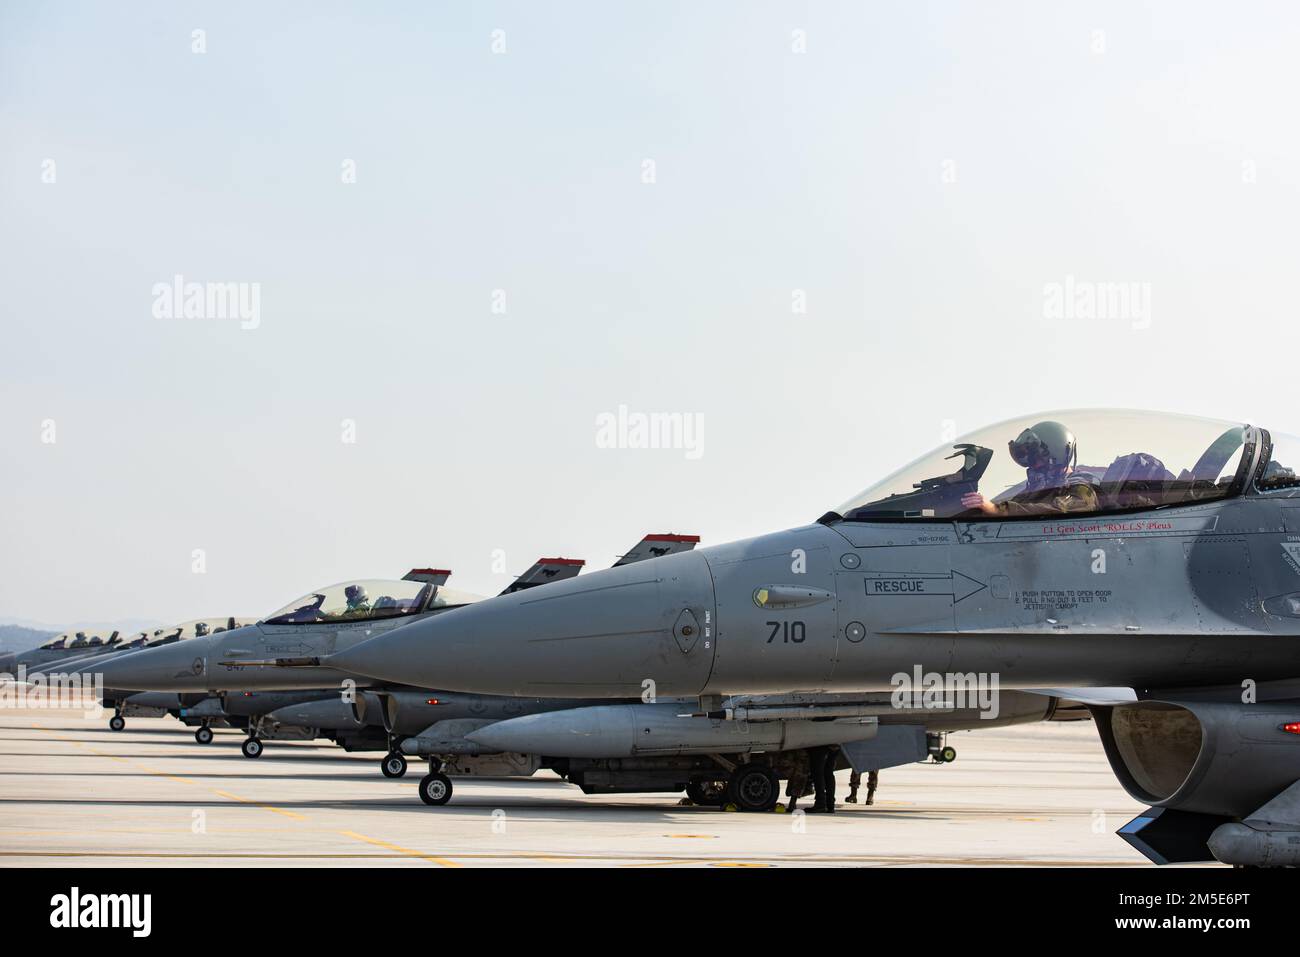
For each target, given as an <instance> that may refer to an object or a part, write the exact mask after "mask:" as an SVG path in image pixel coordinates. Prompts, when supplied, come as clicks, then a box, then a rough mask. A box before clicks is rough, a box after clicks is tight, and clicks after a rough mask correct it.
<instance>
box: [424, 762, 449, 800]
mask: <svg viewBox="0 0 1300 957" xmlns="http://www.w3.org/2000/svg"><path fill="white" fill-rule="evenodd" d="M420 800H421V801H423V802H424V803H425V804H427V805H429V806H430V807H442V806H443V805H444V804H446V803H447V802H448V801H450V800H451V778H449V777H447V775H445V774H443V773H442V772H441V771H431V772H429V773H428V774H426V775H425V776H424V777H423V778H421V779H420Z"/></svg>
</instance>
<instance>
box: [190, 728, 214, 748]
mask: <svg viewBox="0 0 1300 957" xmlns="http://www.w3.org/2000/svg"><path fill="white" fill-rule="evenodd" d="M194 740H195V741H197V742H198V743H199V744H211V743H212V729H211V728H209V727H208V726H207V725H206V724H201V725H199V729H198V730H197V731H195V732H194Z"/></svg>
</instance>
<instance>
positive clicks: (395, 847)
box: [339, 831, 462, 867]
mask: <svg viewBox="0 0 1300 957" xmlns="http://www.w3.org/2000/svg"><path fill="white" fill-rule="evenodd" d="M339 833H340V834H342V835H343V836H344V837H350V838H352V839H353V840H357V841H365V842H366V843H367V844H373V845H374V846H375V847H382V848H385V849H387V850H390V851H396V852H397V853H398V854H405V855H407V856H408V857H418V858H420V859H421V860H424V861H431V862H432V863H434V864H440V865H442V866H443V867H461V866H462V865H460V864H457V863H456V862H455V861H450V860H448V859H447V858H445V857H434V856H433V855H431V854H425V853H424V852H423V851H413V850H411V849H410V848H409V847H402V845H400V844H389V843H388V842H387V841H381V840H379V839H377V838H373V837H366V836H365V835H364V834H358V833H357V832H356V831H339Z"/></svg>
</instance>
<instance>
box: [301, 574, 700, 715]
mask: <svg viewBox="0 0 1300 957" xmlns="http://www.w3.org/2000/svg"><path fill="white" fill-rule="evenodd" d="M715 618H716V611H715V608H714V598H713V578H712V576H711V574H710V573H709V567H708V562H707V560H706V558H705V557H704V553H702V552H681V553H678V554H676V555H667V556H664V557H663V558H655V559H650V560H648V561H642V562H636V563H634V564H631V565H625V566H622V567H618V568H609V569H605V570H603V571H598V572H594V573H592V574H590V575H579V576H578V577H577V578H571V579H568V580H566V581H561V582H551V583H550V584H547V585H543V586H540V587H538V588H531V589H526V590H524V591H519V592H515V593H514V594H510V595H502V596H499V597H497V598H489V599H487V600H486V601H481V602H477V603H475V604H473V605H468V606H466V607H464V608H457V609H453V610H451V611H446V612H441V613H439V614H435V615H432V616H430V617H428V618H425V619H422V620H421V621H418V622H413V623H411V624H409V625H404V626H402V627H400V628H397V629H395V630H394V631H391V632H389V633H388V634H385V635H380V636H378V637H376V638H372V639H370V640H369V641H365V642H362V643H360V644H358V645H354V646H353V647H352V648H349V649H346V650H345V651H342V652H340V653H338V654H336V655H331V656H330V657H329V658H328V659H327V660H326V662H325V663H327V664H328V665H329V666H330V667H333V668H339V669H341V670H343V671H348V672H352V673H354V674H360V675H365V676H367V677H373V678H379V679H381V680H385V681H392V682H397V683H404V684H410V685H415V686H417V687H423V688H444V689H447V690H449V691H467V692H476V693H481V694H506V695H543V696H551V697H554V696H559V695H564V696H572V697H591V698H598V697H628V696H631V697H639V696H641V695H642V694H643V692H647V691H648V692H650V693H651V694H657V695H667V694H674V695H675V694H682V695H693V694H698V693H699V692H700V691H701V690H702V689H703V687H704V685H705V683H706V682H707V681H708V676H709V672H710V670H711V668H712V662H713V653H714V647H715V643H716V642H715V630H716V629H715Z"/></svg>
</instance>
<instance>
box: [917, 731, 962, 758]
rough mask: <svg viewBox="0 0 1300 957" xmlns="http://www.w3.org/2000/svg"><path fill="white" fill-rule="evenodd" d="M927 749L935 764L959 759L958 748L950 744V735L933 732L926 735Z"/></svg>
mask: <svg viewBox="0 0 1300 957" xmlns="http://www.w3.org/2000/svg"><path fill="white" fill-rule="evenodd" d="M925 749H926V750H927V751H929V752H930V759H931V760H932V761H934V763H935V764H949V763H951V762H953V761H956V760H957V749H956V748H954V747H952V746H951V745H950V744H948V735H946V734H943V733H941V732H931V733H929V734H927V735H926V736H925Z"/></svg>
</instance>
